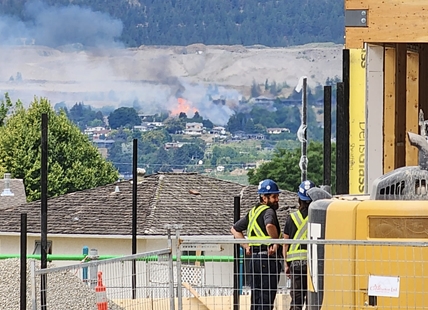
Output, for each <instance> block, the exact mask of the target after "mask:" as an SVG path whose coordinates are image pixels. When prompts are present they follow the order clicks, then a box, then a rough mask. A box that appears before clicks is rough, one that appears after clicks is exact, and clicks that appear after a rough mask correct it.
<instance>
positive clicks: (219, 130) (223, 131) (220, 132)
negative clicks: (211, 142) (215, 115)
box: [210, 126, 226, 135]
mask: <svg viewBox="0 0 428 310" xmlns="http://www.w3.org/2000/svg"><path fill="white" fill-rule="evenodd" d="M210 133H211V134H213V135H225V134H226V128H224V127H221V126H216V127H213V129H211V131H210Z"/></svg>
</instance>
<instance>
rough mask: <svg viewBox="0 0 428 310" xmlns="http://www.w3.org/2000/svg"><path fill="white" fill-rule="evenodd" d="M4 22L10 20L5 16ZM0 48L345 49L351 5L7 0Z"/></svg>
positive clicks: (329, 1)
mask: <svg viewBox="0 0 428 310" xmlns="http://www.w3.org/2000/svg"><path fill="white" fill-rule="evenodd" d="M2 15H3V16H2ZM0 29H1V30H2V31H0V42H8V41H9V42H10V41H12V42H16V39H17V38H18V39H20V38H27V39H28V38H30V39H31V40H35V43H36V44H38V45H45V46H50V47H55V48H56V47H58V46H61V45H65V44H74V43H80V44H83V45H85V46H100V45H103V46H106V45H111V44H113V43H116V44H123V45H124V46H126V47H138V46H140V45H180V46H186V45H189V44H195V43H203V44H206V45H218V44H221V45H234V44H241V45H245V46H250V45H255V44H262V45H265V46H270V47H279V46H294V45H301V44H307V43H312V42H335V43H339V44H340V43H343V35H344V2H343V0H339V1H338V0H300V1H276V0H210V1H206V0H162V1H153V0H117V1H104V0H73V1H71V0H43V1H38V0H37V1H36V0H19V1H10V0H9V1H8V0H0Z"/></svg>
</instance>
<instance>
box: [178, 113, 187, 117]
mask: <svg viewBox="0 0 428 310" xmlns="http://www.w3.org/2000/svg"><path fill="white" fill-rule="evenodd" d="M178 118H183V119H187V114H186V113H184V112H180V114H179V115H178Z"/></svg>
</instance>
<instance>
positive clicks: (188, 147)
mask: <svg viewBox="0 0 428 310" xmlns="http://www.w3.org/2000/svg"><path fill="white" fill-rule="evenodd" d="M202 158H204V151H203V150H202V149H201V148H200V147H198V146H197V145H195V144H185V145H183V146H182V147H180V148H178V149H175V150H173V154H172V165H173V166H174V167H176V168H181V167H184V166H185V165H188V164H196V163H197V160H199V159H202Z"/></svg>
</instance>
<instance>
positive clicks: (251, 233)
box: [247, 205, 270, 246]
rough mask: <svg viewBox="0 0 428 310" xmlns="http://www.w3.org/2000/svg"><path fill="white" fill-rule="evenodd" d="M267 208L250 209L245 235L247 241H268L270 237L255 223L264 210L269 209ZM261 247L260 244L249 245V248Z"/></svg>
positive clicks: (263, 206) (262, 206)
mask: <svg viewBox="0 0 428 310" xmlns="http://www.w3.org/2000/svg"><path fill="white" fill-rule="evenodd" d="M269 208H270V207H269V206H266V205H260V206H256V207H254V208H252V209H251V211H250V213H249V214H248V226H247V235H248V239H270V236H269V235H267V234H265V233H264V232H263V230H262V229H261V228H260V225H259V224H258V223H257V219H258V218H259V216H260V214H262V212H263V211H264V210H267V209H269ZM257 245H261V244H260V243H250V246H257Z"/></svg>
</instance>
